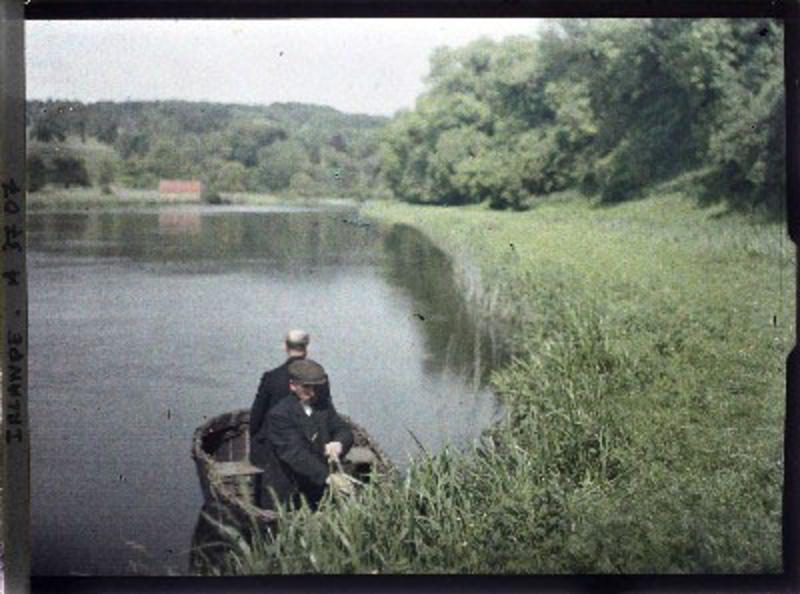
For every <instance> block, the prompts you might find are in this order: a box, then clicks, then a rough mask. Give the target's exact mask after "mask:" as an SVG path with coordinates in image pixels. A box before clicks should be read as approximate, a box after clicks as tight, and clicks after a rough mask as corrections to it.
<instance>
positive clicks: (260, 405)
mask: <svg viewBox="0 0 800 594" xmlns="http://www.w3.org/2000/svg"><path fill="white" fill-rule="evenodd" d="M310 342H311V337H310V336H309V335H308V332H305V331H303V330H289V332H288V333H287V334H286V340H285V342H284V346H285V348H286V355H287V359H286V361H284V362H283V364H282V365H280V366H278V367H276V368H275V369H271V370H270V371H267V372H265V373H264V375H262V376H261V381H260V382H259V384H258V392H256V398H255V400H254V401H253V406H252V408H251V409H250V436H251V437H252V436H254V435H255V434H256V433H258V431H259V429H261V424H262V423H263V422H264V419H266V416H267V412H268V411H269V409H270V408H272V407H273V406H275V404H277V402H278V401H279V400H280V399H281V398H283V397H284V396H286V394H288V392H287V389H288V387H289V365H290V364H291V363H292V362H293V361H297V360H299V359H305V358H306V355H307V354H308V343H310ZM261 454H262V452H260V451H259V449H258V448H253V449H252V450H251V452H250V461H251V462H252V463H253V464H255V465H256V466H260V464H259V456H260V455H261Z"/></svg>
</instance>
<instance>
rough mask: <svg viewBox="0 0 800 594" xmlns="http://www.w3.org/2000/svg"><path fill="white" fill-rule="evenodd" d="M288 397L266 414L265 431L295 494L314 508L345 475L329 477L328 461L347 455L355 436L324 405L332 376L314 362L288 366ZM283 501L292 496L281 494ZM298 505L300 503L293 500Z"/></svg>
mask: <svg viewBox="0 0 800 594" xmlns="http://www.w3.org/2000/svg"><path fill="white" fill-rule="evenodd" d="M288 372H289V389H288V392H289V396H288V397H287V398H283V399H281V400H280V401H279V402H278V403H277V404H276V405H275V406H274V407H273V408H272V409H271V410H270V411H269V413H268V414H267V420H266V423H265V424H264V427H263V428H262V430H261V433H262V434H263V433H266V437H267V439H268V441H269V443H270V444H271V445H272V447H273V449H274V452H275V454H276V455H277V457H278V460H279V461H280V465H281V467H282V468H283V470H284V472H285V474H286V476H288V477H289V479H290V481H291V482H292V484H293V486H294V487H295V488H296V491H297V492H298V493H299V494H301V495H303V496H304V497H305V498H306V499H307V500H308V503H309V505H310V506H311V507H312V508H316V506H317V504H318V503H319V500H320V499H321V498H322V495H323V493H324V492H325V488H326V486H328V485H331V486H333V487H334V488H338V483H337V480H339V479H342V477H341V476H339V475H336V474H331V473H330V472H329V470H328V460H329V459H332V458H341V457H343V456H344V455H345V454H346V453H347V451H348V450H349V449H350V447H351V446H352V445H353V432H352V431H351V430H350V427H349V426H348V424H347V423H346V422H345V421H344V420H343V419H342V418H341V417H340V416H339V415H338V413H337V412H336V409H335V408H334V407H333V403H331V402H330V401H328V402H326V403H324V404H325V405H324V406H320V399H319V396H320V395H321V394H322V393H325V388H326V387H327V384H328V376H327V374H326V373H325V370H324V369H323V368H322V366H321V365H320V364H319V363H317V362H315V361H312V360H311V359H298V360H296V361H292V362H291V363H290V364H289V365H288ZM278 496H279V498H281V499H282V500H283V502H284V503H286V502H289V501H290V498H289V497H288V496H287V495H285V494H281V493H278ZM291 502H292V503H295V504H296V503H297V501H296V499H295V500H294V501H291Z"/></svg>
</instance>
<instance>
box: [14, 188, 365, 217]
mask: <svg viewBox="0 0 800 594" xmlns="http://www.w3.org/2000/svg"><path fill="white" fill-rule="evenodd" d="M220 198H221V199H222V201H221V202H219V203H210V202H203V201H201V200H198V199H196V198H167V197H164V196H162V195H160V194H159V193H158V191H157V190H140V189H133V188H113V191H112V193H111V194H103V193H102V192H101V191H100V190H99V189H97V188H52V187H48V188H46V189H44V190H41V191H37V192H29V193H28V201H27V204H28V209H29V210H30V211H33V212H40V211H52V210H60V209H64V208H78V209H90V208H91V209H100V210H102V209H106V208H118V207H142V206H152V207H157V206H164V207H167V206H237V205H246V206H273V205H294V206H321V205H326V206H353V207H356V206H357V205H358V201H356V200H354V199H352V198H333V197H306V196H293V195H283V194H266V193H256V192H221V193H220Z"/></svg>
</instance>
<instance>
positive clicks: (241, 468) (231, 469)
mask: <svg viewBox="0 0 800 594" xmlns="http://www.w3.org/2000/svg"><path fill="white" fill-rule="evenodd" d="M214 468H216V469H217V471H218V472H219V474H220V475H221V476H223V477H228V476H249V475H253V474H261V473H263V472H264V471H263V470H262V469H261V468H258V467H257V466H253V465H252V464H250V463H249V462H243V461H238V462H217V463H215V464H214Z"/></svg>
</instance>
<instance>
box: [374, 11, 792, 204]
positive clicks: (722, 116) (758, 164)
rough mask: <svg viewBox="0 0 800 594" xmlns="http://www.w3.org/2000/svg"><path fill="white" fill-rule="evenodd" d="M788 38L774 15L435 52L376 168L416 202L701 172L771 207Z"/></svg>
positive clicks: (617, 189) (586, 26)
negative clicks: (381, 166) (381, 164)
mask: <svg viewBox="0 0 800 594" xmlns="http://www.w3.org/2000/svg"><path fill="white" fill-rule="evenodd" d="M784 152H785V151H784V90H783V32H782V28H781V26H780V24H779V23H777V22H774V21H769V20H755V19H753V20H745V19H742V20H721V19H704V20H688V19H642V20H614V21H609V20H566V21H560V22H558V23H556V24H553V25H551V26H550V27H549V28H548V29H547V30H546V31H544V32H543V33H542V34H541V35H540V36H538V37H537V38H534V37H516V38H509V39H506V40H504V41H502V42H493V41H490V40H487V39H481V40H479V41H476V42H473V43H471V44H470V45H468V46H466V47H463V48H457V49H447V48H444V49H440V50H438V51H436V52H435V54H434V55H433V56H432V59H431V66H430V73H429V75H428V79H427V89H426V91H425V93H423V95H421V96H420V97H419V98H418V100H417V102H416V106H415V108H414V109H413V110H409V111H406V112H403V113H400V114H399V115H398V116H397V117H395V119H394V120H393V121H392V122H391V123H390V125H389V126H388V128H387V132H386V135H385V142H384V174H385V177H386V180H387V182H388V185H389V187H390V188H391V190H392V191H393V193H394V194H395V195H396V196H397V197H399V198H400V199H402V200H406V201H409V202H415V203H435V204H464V203H478V202H483V201H489V203H490V204H491V206H493V207H495V208H509V207H510V208H523V207H525V206H527V205H530V204H532V203H535V200H536V198H537V197H539V196H542V195H546V194H549V193H552V192H555V191H559V190H564V189H567V188H579V189H581V190H583V191H584V192H587V193H591V194H597V195H599V197H600V199H601V200H602V201H605V202H615V201H620V200H627V199H631V198H635V197H637V196H640V195H641V194H642V192H643V191H644V190H645V189H647V188H648V186H652V185H653V184H654V183H656V182H658V181H661V180H665V179H668V178H671V177H673V176H675V175H676V174H678V173H681V172H685V171H689V170H700V171H701V173H702V175H700V176H698V177H699V178H700V179H701V180H702V182H703V184H702V193H704V194H705V195H706V196H709V197H715V198H721V199H725V200H728V201H729V202H730V204H731V205H733V206H736V207H753V206H761V207H766V208H768V209H770V210H772V211H773V212H778V211H780V209H781V207H782V204H783V196H784V187H785V181H784Z"/></svg>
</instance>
